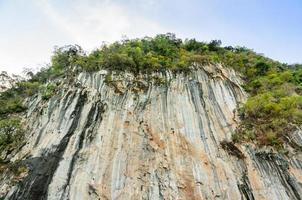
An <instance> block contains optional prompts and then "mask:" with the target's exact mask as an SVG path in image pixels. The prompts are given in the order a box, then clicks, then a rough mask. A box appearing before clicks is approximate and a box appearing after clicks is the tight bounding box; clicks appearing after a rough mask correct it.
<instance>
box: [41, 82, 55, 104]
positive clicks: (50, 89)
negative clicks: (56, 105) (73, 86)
mask: <svg viewBox="0 0 302 200" xmlns="http://www.w3.org/2000/svg"><path fill="white" fill-rule="evenodd" d="M56 90H57V86H56V85H55V84H52V83H50V84H47V85H46V86H42V87H41V93H42V99H43V100H48V99H50V98H51V97H52V96H53V95H54V94H55V92H56Z"/></svg>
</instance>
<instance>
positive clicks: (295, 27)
mask: <svg viewBox="0 0 302 200" xmlns="http://www.w3.org/2000/svg"><path fill="white" fill-rule="evenodd" d="M165 32H174V33H176V34H177V36H178V37H181V38H197V39H199V40H202V41H209V40H212V39H221V40H222V42H223V44H224V45H234V46H235V45H240V46H246V47H248V48H251V49H254V50H255V51H257V52H259V53H264V54H265V55H266V56H268V57H271V58H273V59H276V60H279V61H282V62H286V63H297V62H299V63H302V48H301V45H302V1H301V0H182V1H181V0H111V1H110V0H0V71H1V70H6V71H9V72H10V73H20V72H21V71H22V68H24V67H31V68H37V67H41V66H44V65H45V64H47V63H48V62H49V58H50V56H51V52H52V51H53V48H54V46H55V45H58V46H62V45H65V44H79V45H81V46H82V47H83V48H84V49H85V50H87V51H90V50H92V49H94V48H96V47H98V46H99V45H101V43H102V41H107V42H112V41H114V40H119V39H121V38H122V36H123V35H127V36H128V37H130V38H133V37H143V36H145V35H149V36H152V35H155V34H156V33H165Z"/></svg>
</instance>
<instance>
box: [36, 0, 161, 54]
mask: <svg viewBox="0 0 302 200" xmlns="http://www.w3.org/2000/svg"><path fill="white" fill-rule="evenodd" d="M147 2H149V3H148V5H150V7H149V9H152V5H154V1H151V0H150V1H147ZM138 3H140V4H141V3H142V2H141V1H139V0H138ZM38 5H39V7H40V8H41V10H42V11H43V12H44V14H46V16H47V17H49V18H50V19H51V20H52V21H53V22H54V23H55V24H56V25H57V27H58V28H59V29H61V31H64V32H65V33H66V34H67V35H69V37H70V38H72V39H73V40H74V41H75V43H77V44H79V45H81V46H83V47H84V49H88V50H91V49H93V48H95V47H97V46H98V45H100V44H101V43H102V41H106V42H112V41H115V40H119V39H121V38H122V36H123V35H126V36H128V37H131V38H132V37H142V36H145V35H154V34H156V33H160V32H164V28H163V27H161V26H160V25H159V24H158V23H157V22H154V21H152V20H150V19H148V18H146V17H144V16H141V15H136V14H135V10H130V9H129V7H126V6H125V5H123V4H121V3H118V2H114V1H91V0H90V1H81V0H77V1H72V2H71V3H70V4H68V6H67V7H66V9H68V11H66V10H65V9H62V8H61V9H57V8H56V6H55V5H54V4H53V3H51V1H46V0H45V1H39V3H38Z"/></svg>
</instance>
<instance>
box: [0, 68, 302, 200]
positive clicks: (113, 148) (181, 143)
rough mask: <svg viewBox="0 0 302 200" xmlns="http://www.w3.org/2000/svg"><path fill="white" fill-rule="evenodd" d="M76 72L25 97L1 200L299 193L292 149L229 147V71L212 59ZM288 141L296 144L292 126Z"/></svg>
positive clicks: (233, 89) (236, 90)
mask: <svg viewBox="0 0 302 200" xmlns="http://www.w3.org/2000/svg"><path fill="white" fill-rule="evenodd" d="M107 73H108V72H107V71H99V72H95V73H84V72H82V73H80V74H79V75H76V77H74V79H73V80H70V81H69V82H67V81H66V80H65V81H62V83H61V85H60V87H61V88H60V91H59V92H58V94H56V95H54V96H53V97H52V98H51V99H50V100H48V101H45V100H42V99H41V97H40V96H35V97H33V98H31V99H28V100H26V104H27V105H28V107H29V109H28V112H27V114H26V116H24V120H25V121H26V124H27V127H26V128H27V131H28V134H27V143H26V144H25V145H24V146H23V147H22V149H21V151H20V152H18V153H17V154H16V155H14V156H12V158H11V160H20V159H21V160H23V161H22V162H24V163H25V164H26V165H27V166H28V167H29V172H28V174H27V175H24V178H23V180H21V181H20V182H19V183H18V184H15V185H14V187H10V185H11V184H12V183H10V182H9V181H8V180H9V179H10V178H9V175H7V174H3V175H2V178H1V180H2V181H1V184H0V188H1V192H2V193H4V194H5V192H6V191H9V192H8V193H7V195H6V197H5V199H20V200H24V199H31V200H36V199H37V200H40V199H50V200H58V199H71V200H83V199H120V200H125V199H154V200H157V199H171V200H172V199H173V200H174V199H280V200H281V199H282V200H285V199H302V162H301V160H302V158H301V155H300V154H290V155H289V156H285V155H283V154H278V153H275V152H274V151H270V150H268V149H259V148H256V147H255V146H254V145H253V144H242V145H234V144H233V143H231V142H229V141H231V135H232V133H233V132H234V130H235V128H236V124H237V120H238V119H237V117H236V113H235V111H236V107H237V106H238V104H239V103H240V102H243V101H244V100H245V98H246V94H245V92H244V91H243V89H242V88H241V80H240V78H239V76H238V75H237V74H236V73H235V72H234V71H233V70H231V69H226V68H223V67H221V66H220V65H209V66H199V67H196V69H194V70H192V71H191V72H188V73H176V74H173V73H170V72H168V71H167V72H165V73H154V74H153V75H151V76H146V75H139V76H137V77H134V76H133V75H132V74H130V73H129V74H128V73H120V74H118V73H113V74H112V76H111V79H112V80H111V79H110V80H108V78H106V77H108V75H107ZM296 135H297V137H296V140H297V142H300V143H301V134H300V132H297V134H296Z"/></svg>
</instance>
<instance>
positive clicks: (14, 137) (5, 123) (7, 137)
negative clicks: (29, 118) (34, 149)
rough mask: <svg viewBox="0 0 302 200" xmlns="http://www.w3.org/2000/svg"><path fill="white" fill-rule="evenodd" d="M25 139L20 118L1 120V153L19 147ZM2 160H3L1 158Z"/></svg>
mask: <svg viewBox="0 0 302 200" xmlns="http://www.w3.org/2000/svg"><path fill="white" fill-rule="evenodd" d="M23 137H24V134H23V130H22V127H21V121H20V119H19V118H9V119H2V120H0V152H2V151H4V150H10V149H13V148H15V147H17V146H18V145H19V144H20V143H21V142H22V139H23ZM0 159H2V158H1V157H0Z"/></svg>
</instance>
